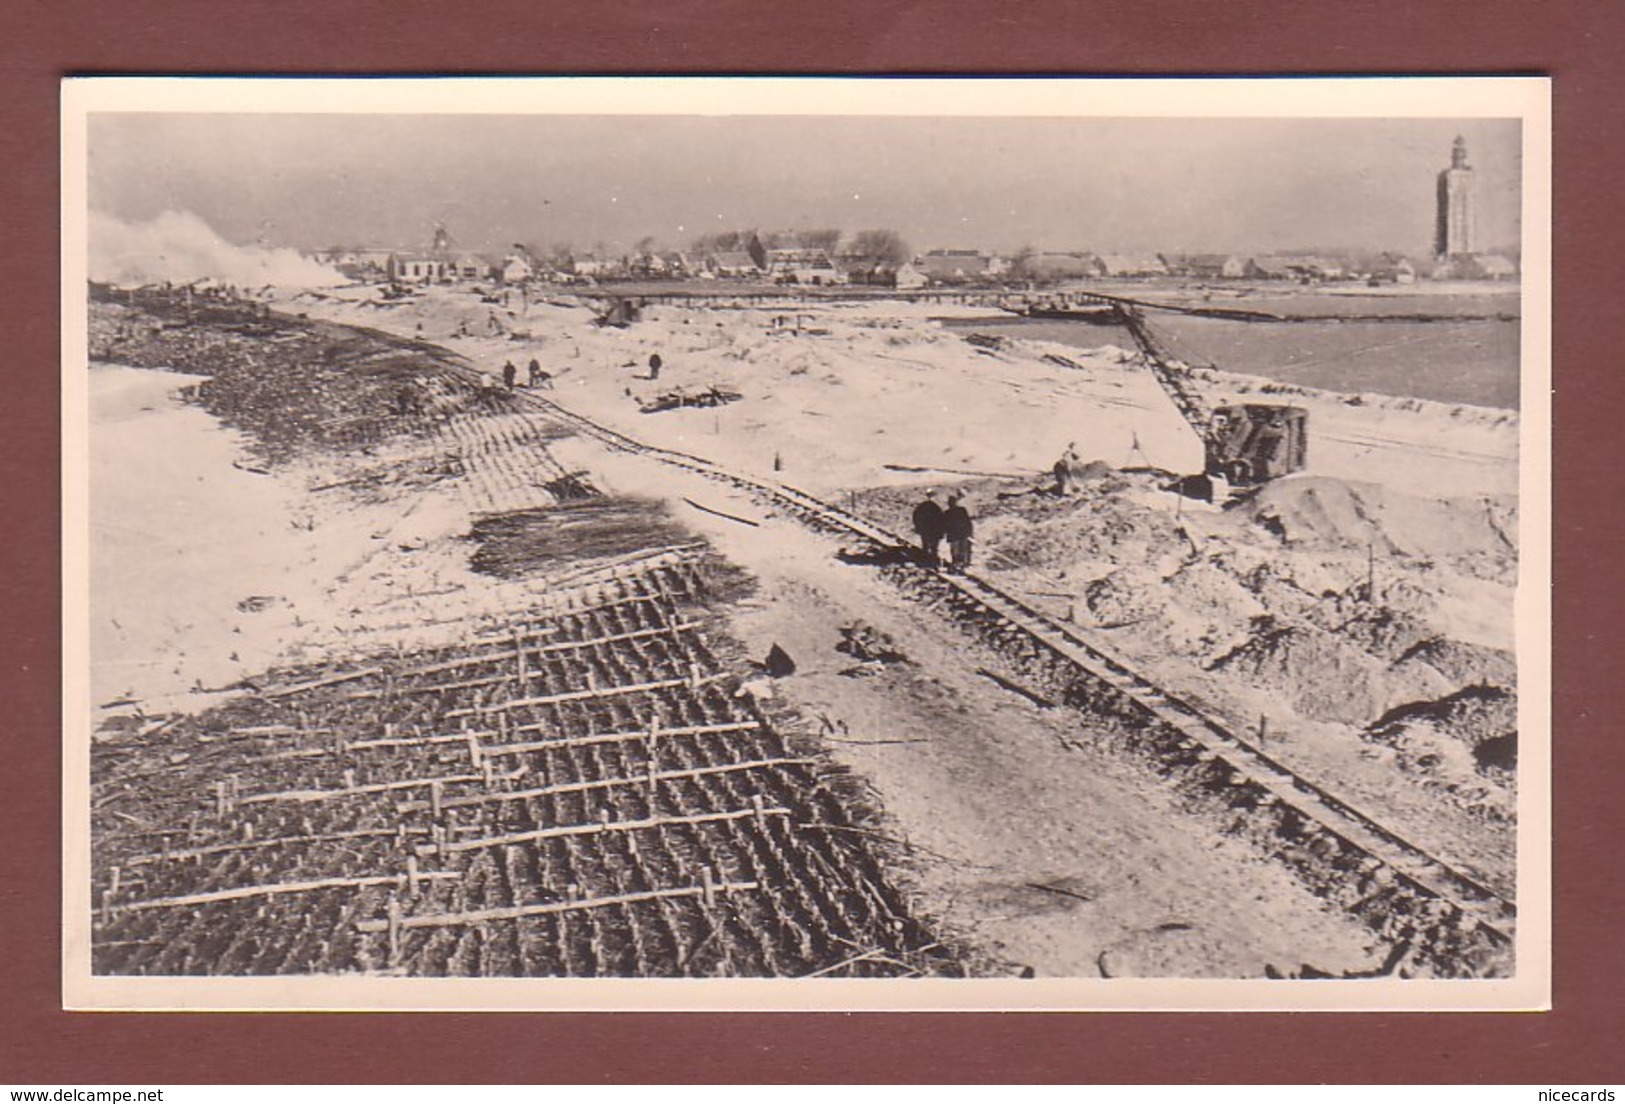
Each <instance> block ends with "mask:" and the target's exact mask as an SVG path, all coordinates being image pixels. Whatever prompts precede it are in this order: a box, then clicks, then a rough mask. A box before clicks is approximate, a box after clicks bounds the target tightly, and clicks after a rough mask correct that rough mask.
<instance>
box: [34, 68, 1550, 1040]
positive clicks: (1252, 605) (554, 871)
mask: <svg viewBox="0 0 1625 1104" xmlns="http://www.w3.org/2000/svg"><path fill="white" fill-rule="evenodd" d="M1548 96H1549V85H1548V84H1547V82H1546V81H1544V80H1538V79H1531V78H1453V79H1444V78H1421V77H1415V78H1392V79H1385V80H1329V79H1328V80H1304V79H1295V80H1287V79H1276V80H1260V79H1251V80H1248V79H1233V80H1204V81H1132V82H1130V81H1109V80H1086V79H1056V80H970V79H958V80H907V81H904V80H891V81H887V80H878V79H850V78H848V79H832V78H818V79H813V78H803V79H787V78H775V79H767V78H746V77H740V78H703V79H702V78H661V79H654V78H594V79H585V78H537V79H490V80H475V79H469V80H445V81H438V80H373V81H344V80H320V81H318V80H254V81H246V80H231V79H229V78H207V79H205V78H190V79H156V78H117V79H115V78H99V79H98V78H84V79H76V80H70V81H67V82H65V91H64V111H63V134H64V150H65V153H64V172H63V181H64V184H63V190H64V195H63V212H62V219H63V231H64V234H63V240H64V257H63V270H64V275H63V280H64V290H63V312H64V313H63V334H64V338H63V359H62V374H63V385H62V389H63V424H64V456H63V472H64V480H63V485H64V490H63V495H64V501H63V506H64V517H65V519H66V521H65V526H66V528H65V540H64V592H65V596H66V597H65V603H66V608H65V611H64V625H65V641H66V651H65V663H64V669H65V672H66V675H65V685H64V715H65V718H66V731H65V733H64V741H65V747H66V749H67V754H66V760H65V770H64V785H65V794H64V797H65V802H66V805H65V808H66V811H67V815H66V816H65V818H64V822H65V825H66V830H65V839H64V841H63V842H64V850H63V856H64V874H65V876H64V957H63V971H64V987H65V993H66V995H67V1003H68V1004H69V1006H70V1007H81V1008H143V1009H170V1008H187V1009H199V1008H232V1009H245V1008H247V1009H256V1008H263V1009H277V1008H312V1009H320V1008H349V1009H389V1008H436V1009H440V1008H446V1009H453V1008H455V1009H464V1008H466V1009H498V1008H501V1009H516V1008H625V1009H646V1008H712V1009H715V1008H740V1009H759V1008H760V1009H766V1008H830V1009H848V1008H850V1009H865V1008H880V1009H911V1008H941V1009H953V1008H965V1009H972V1008H975V1009H986V1008H998V1009H1045V1008H1056V1009H1060V1008H1079V1009H1089V1008H1098V1009H1147V1010H1150V1009H1232V1008H1234V1009H1246V1008H1269V1009H1304V1010H1309V1009H1359V1008H1392V1009H1438V1010H1443V1009H1500V1010H1511V1009H1534V1008H1541V1007H1546V1006H1548V1004H1549V972H1550V958H1551V946H1550V920H1549V911H1550V903H1549V895H1550V870H1549V855H1550V849H1551V836H1550V831H1549V827H1548V819H1549V814H1550V795H1549V788H1550V787H1549V782H1550V731H1549V721H1548V716H1549V709H1550V702H1549V698H1550V688H1549V678H1550V672H1549V650H1550V629H1549V618H1550V614H1549V608H1548V603H1549V601H1550V595H1549V590H1550V546H1549V545H1550V537H1549V532H1550V465H1549V457H1548V453H1549V447H1550V394H1551V387H1550V364H1549V356H1548V350H1547V346H1548V343H1549V338H1550V321H1549V314H1550V269H1549V260H1548V250H1549V236H1550V225H1549V224H1550V195H1549V192H1550V186H1549V175H1550V168H1551V166H1550V135H1549V120H1548Z"/></svg>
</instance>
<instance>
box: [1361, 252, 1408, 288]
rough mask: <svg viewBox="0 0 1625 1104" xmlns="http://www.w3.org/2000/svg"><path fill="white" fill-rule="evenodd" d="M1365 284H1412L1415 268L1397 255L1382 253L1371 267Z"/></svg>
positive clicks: (1404, 258) (1406, 259)
mask: <svg viewBox="0 0 1625 1104" xmlns="http://www.w3.org/2000/svg"><path fill="white" fill-rule="evenodd" d="M1367 282H1368V283H1370V284H1373V285H1376V284H1414V283H1416V266H1415V265H1413V264H1411V262H1410V260H1409V259H1408V258H1406V257H1403V256H1401V255H1400V254H1398V253H1384V254H1382V256H1380V257H1378V258H1377V260H1376V263H1374V264H1373V265H1372V266H1371V272H1370V275H1369V276H1368V278H1367Z"/></svg>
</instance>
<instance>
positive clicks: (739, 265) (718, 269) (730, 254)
mask: <svg viewBox="0 0 1625 1104" xmlns="http://www.w3.org/2000/svg"><path fill="white" fill-rule="evenodd" d="M703 267H704V269H705V271H706V272H709V273H710V274H711V275H712V276H715V277H719V278H721V279H727V280H744V279H752V278H754V277H757V276H760V275H761V274H762V269H761V267H760V266H758V265H757V263H756V258H755V257H753V256H751V254H750V253H749V252H748V251H747V250H744V249H725V250H719V251H717V252H714V253H707V254H706V256H705V260H704V262H703Z"/></svg>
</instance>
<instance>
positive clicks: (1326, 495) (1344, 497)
mask: <svg viewBox="0 0 1625 1104" xmlns="http://www.w3.org/2000/svg"><path fill="white" fill-rule="evenodd" d="M1236 509H1237V511H1238V512H1240V513H1241V514H1242V515H1244V516H1245V517H1248V518H1250V519H1251V520H1252V521H1253V522H1254V523H1255V524H1257V525H1259V526H1261V527H1263V528H1264V529H1266V530H1267V531H1269V532H1271V533H1274V534H1275V535H1276V536H1278V537H1280V538H1281V540H1282V542H1283V543H1285V544H1288V545H1291V546H1295V547H1321V548H1374V549H1375V550H1376V551H1377V552H1378V553H1386V554H1389V555H1405V556H1413V557H1418V558H1427V559H1444V560H1456V559H1460V558H1464V557H1482V556H1484V555H1486V554H1491V555H1499V556H1501V557H1502V558H1503V559H1504V560H1505V561H1506V562H1507V564H1508V565H1511V564H1515V563H1516V558H1517V551H1518V550H1517V543H1516V533H1517V506H1516V503H1515V501H1514V500H1512V499H1511V498H1509V497H1507V496H1498V495H1497V496H1492V495H1482V496H1476V497H1471V498H1447V499H1438V498H1423V497H1420V496H1417V495H1413V494H1407V493H1405V492H1404V491H1400V490H1397V489H1395V488H1393V487H1386V486H1380V485H1377V484H1373V483H1358V482H1351V481H1348V480H1341V479H1330V478H1326V477H1323V476H1298V477H1294V478H1291V479H1279V480H1276V481H1275V482H1273V483H1269V484H1266V485H1265V486H1263V487H1261V488H1259V490H1258V491H1257V492H1256V493H1255V494H1253V495H1251V496H1249V497H1248V498H1247V499H1246V500H1245V501H1243V502H1242V503H1240V504H1239V505H1237V507H1236Z"/></svg>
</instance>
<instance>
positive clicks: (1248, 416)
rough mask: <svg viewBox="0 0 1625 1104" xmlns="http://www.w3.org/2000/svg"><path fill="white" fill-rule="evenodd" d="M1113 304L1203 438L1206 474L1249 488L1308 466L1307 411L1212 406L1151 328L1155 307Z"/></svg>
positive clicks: (1264, 405)
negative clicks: (1149, 317)
mask: <svg viewBox="0 0 1625 1104" xmlns="http://www.w3.org/2000/svg"><path fill="white" fill-rule="evenodd" d="M1102 298H1108V297H1104V296H1103V297H1102ZM1111 301H1112V303H1113V305H1114V306H1115V308H1116V310H1117V313H1118V316H1119V318H1120V320H1121V322H1122V324H1123V327H1124V329H1126V330H1128V332H1129V335H1130V336H1131V337H1133V338H1134V343H1135V344H1136V345H1137V346H1139V349H1140V356H1141V358H1142V360H1143V361H1144V362H1145V365H1146V367H1147V368H1149V369H1151V374H1152V375H1154V376H1155V377H1156V379H1157V382H1158V383H1160V384H1161V385H1162V389H1163V390H1164V391H1166V392H1167V393H1168V397H1169V398H1171V399H1172V400H1173V401H1174V406H1175V407H1177V408H1178V409H1179V413H1180V416H1181V417H1183V418H1184V419H1185V421H1186V423H1187V424H1189V425H1190V427H1191V428H1192V429H1194V430H1195V431H1196V435H1197V436H1198V437H1200V438H1201V440H1202V446H1203V449H1204V451H1205V454H1206V455H1205V459H1204V463H1203V471H1204V473H1205V474H1206V475H1208V476H1213V477H1218V478H1222V479H1224V480H1225V482H1227V483H1229V484H1230V485H1231V486H1232V487H1250V486H1256V485H1258V484H1260V483H1267V482H1269V481H1270V480H1272V479H1277V478H1279V477H1281V476H1283V475H1290V474H1291V473H1293V472H1299V471H1303V470H1304V468H1305V467H1307V466H1308V463H1309V412H1308V411H1307V410H1305V409H1304V408H1303V407H1301V406H1285V405H1282V404H1278V403H1232V404H1229V405H1226V406H1216V407H1211V408H1210V407H1208V406H1207V404H1205V403H1204V402H1203V401H1202V399H1201V397H1200V396H1199V395H1198V394H1197V392H1196V389H1195V387H1193V386H1192V381H1191V370H1190V367H1189V366H1188V365H1186V364H1185V363H1184V362H1183V361H1180V360H1177V359H1175V358H1174V357H1172V356H1170V355H1169V354H1168V352H1167V350H1165V349H1164V348H1163V346H1162V344H1161V343H1160V342H1159V341H1158V340H1157V337H1156V335H1155V334H1154V333H1153V332H1152V330H1151V327H1150V326H1149V325H1147V323H1146V320H1145V314H1144V313H1143V310H1144V308H1145V307H1148V306H1149V307H1152V308H1155V307H1156V306H1157V305H1156V304H1148V303H1141V302H1138V301H1135V300H1128V299H1116V298H1111Z"/></svg>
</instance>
